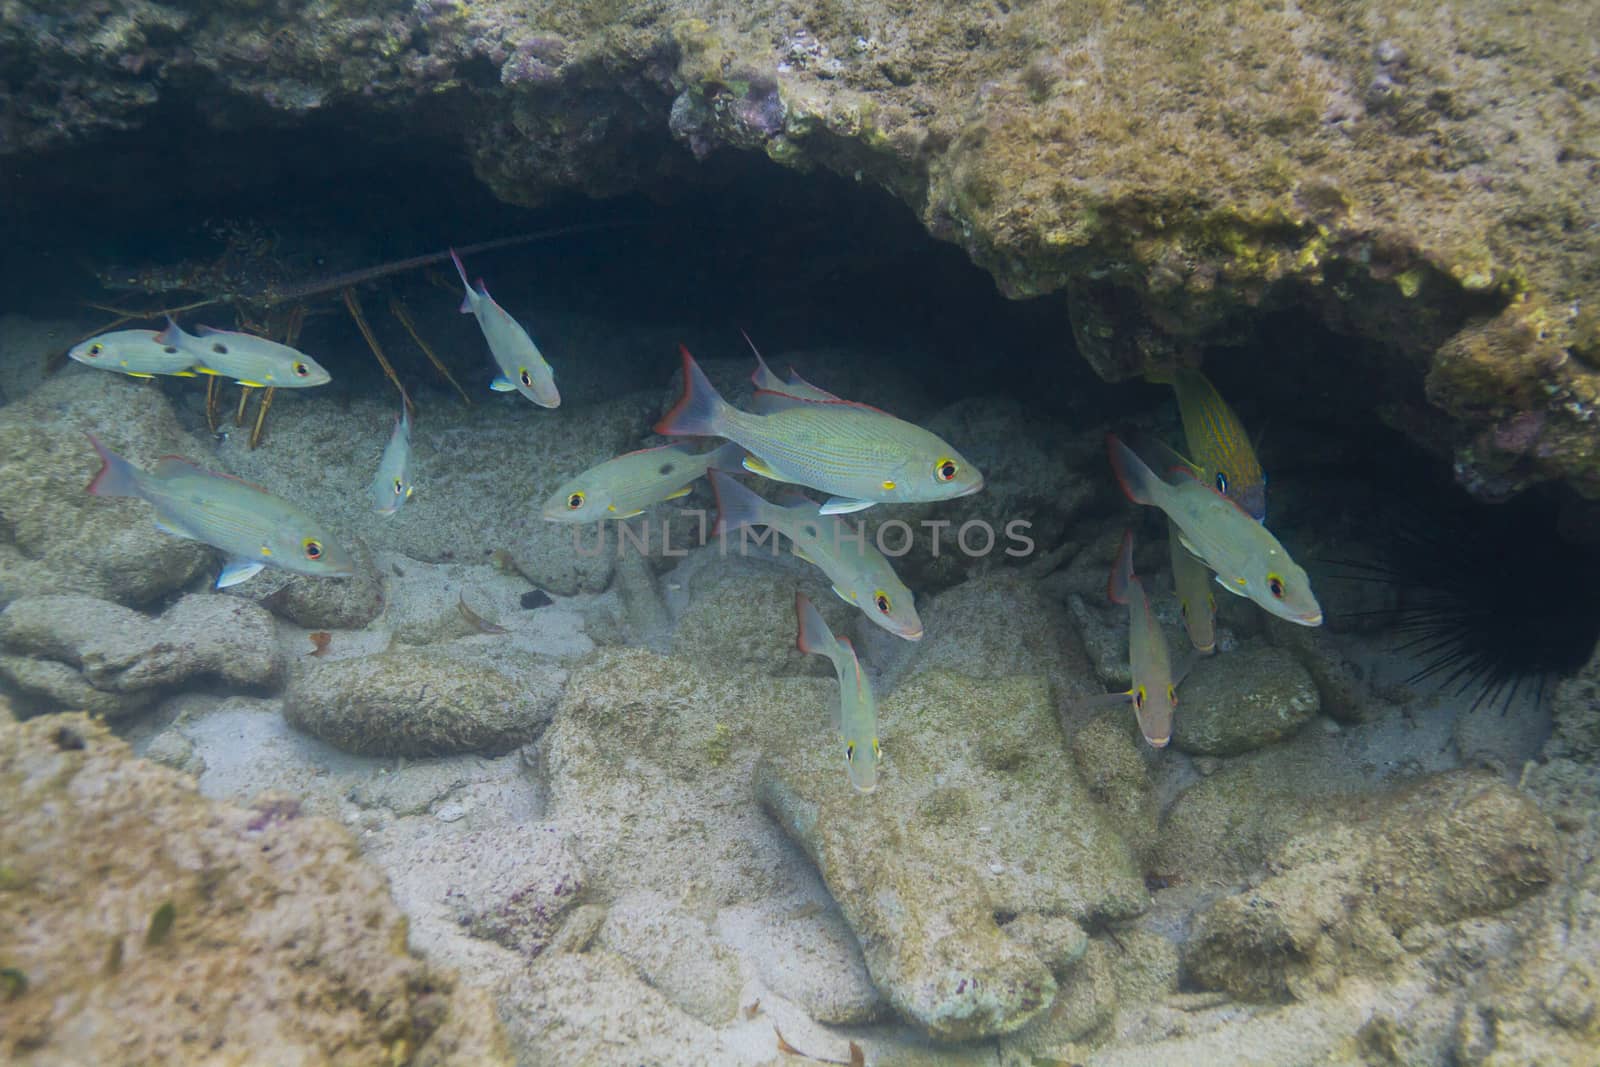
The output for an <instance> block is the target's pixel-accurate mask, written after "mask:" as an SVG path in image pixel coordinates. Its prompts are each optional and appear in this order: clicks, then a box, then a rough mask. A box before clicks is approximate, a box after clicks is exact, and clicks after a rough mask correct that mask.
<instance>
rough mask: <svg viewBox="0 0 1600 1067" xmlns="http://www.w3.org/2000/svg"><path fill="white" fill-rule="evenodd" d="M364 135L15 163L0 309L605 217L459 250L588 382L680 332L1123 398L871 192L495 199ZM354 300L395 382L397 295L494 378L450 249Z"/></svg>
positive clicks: (449, 159)
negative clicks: (241, 257) (116, 284)
mask: <svg viewBox="0 0 1600 1067" xmlns="http://www.w3.org/2000/svg"><path fill="white" fill-rule="evenodd" d="M185 119H186V117H185V116H182V115H176V114H175V115H173V116H171V117H170V118H169V120H167V121H164V122H162V123H156V124H153V125H152V127H151V129H152V130H155V129H161V130H168V131H182V130H186V129H192V128H194V127H195V126H196V125H197V123H196V122H195V121H194V120H193V117H192V116H189V117H187V121H185ZM364 132H365V131H362V130H360V129H358V128H356V127H354V126H353V125H352V124H351V123H350V122H348V121H339V120H336V119H333V118H329V119H324V120H319V121H317V122H315V123H312V124H311V125H310V126H309V128H303V129H296V130H287V129H250V130H237V131H225V132H208V133H206V134H205V135H204V137H203V140H201V141H200V142H196V141H194V140H191V139H190V138H189V137H188V136H187V135H186V134H183V133H177V132H174V133H173V134H172V135H171V136H169V137H157V136H152V134H151V133H149V132H146V133H144V134H140V135H137V136H135V135H119V136H116V137H113V138H109V139H107V140H105V141H102V142H100V143H98V144H95V145H93V146H85V147H80V148H77V149H74V150H72V151H69V152H66V153H62V154H59V155H58V156H56V157H54V158H52V159H50V160H47V161H41V162H36V163H33V164H30V165H27V166H23V167H21V168H18V167H13V168H11V169H10V170H9V171H8V172H7V173H6V175H5V177H4V185H5V189H4V191H5V193H6V195H7V197H8V199H9V201H10V202H11V203H12V204H14V205H15V206H16V210H14V211H13V212H11V213H9V214H8V215H7V216H6V218H5V220H4V222H3V223H0V226H3V229H4V231H5V233H4V238H5V239H4V240H3V241H0V281H3V282H4V292H5V293H6V294H8V296H6V297H0V312H5V311H16V312H20V313H25V314H29V315H36V316H45V315H60V316H63V317H72V318H83V317H85V316H86V315H87V316H90V317H92V316H93V315H94V314H95V312H92V311H86V309H85V307H84V305H85V304H87V303H91V302H92V303H100V304H105V305H111V306H116V307H120V308H140V309H154V308H160V307H163V306H172V305H174V304H181V303H186V302H189V301H191V300H194V299H198V298H200V297H203V296H206V295H210V294H209V293H208V292H207V291H205V290H203V289H202V290H201V291H198V292H176V291H174V292H171V293H166V294H156V293H139V292H126V291H117V290H116V289H108V288H104V287H102V285H101V284H100V282H99V281H97V278H96V275H97V273H99V274H103V273H105V272H107V271H108V270H110V269H111V268H113V267H115V268H118V271H117V273H129V272H130V271H131V270H133V269H136V268H138V267H149V266H151V265H153V264H157V265H160V264H179V263H184V262H208V261H214V260H215V259H217V258H218V257H219V256H220V255H221V253H222V251H223V249H224V248H225V247H226V245H225V238H224V236H223V234H224V231H227V232H232V233H234V234H236V235H241V236H240V239H241V240H243V241H246V242H251V241H259V242H260V243H261V244H262V245H263V246H270V248H271V251H270V252H269V253H268V255H269V256H271V257H276V258H278V259H281V260H283V261H285V262H286V263H288V264H290V265H289V266H287V267H286V268H285V270H286V271H288V273H290V274H291V275H292V277H293V278H294V280H297V281H309V280H315V279H318V278H321V277H327V276H332V275H335V274H338V273H340V272H342V271H345V270H353V269H358V268H364V267H370V266H374V265H377V264H381V263H384V262H387V261H390V260H394V259H399V258H404V257H409V256H415V255H418V254H421V253H427V252H436V251H442V250H444V249H445V248H446V247H448V246H450V245H467V244H471V243H475V242H480V241H487V240H493V239H496V238H499V237H503V236H506V235H509V234H517V233H523V232H531V231H541V230H546V229H553V228H561V227H569V226H580V227H581V226H584V225H588V224H597V225H599V226H600V227H601V228H598V229H593V230H588V231H585V232H579V233H573V234H568V235H565V236H560V237H556V238H552V239H549V240H543V241H537V242H534V243H530V244H527V245H523V246H520V247H515V248H509V249H502V250H499V251H496V252H492V253H485V254H483V255H481V256H476V257H469V262H468V264H467V267H468V270H469V271H470V272H471V273H472V275H473V277H474V278H476V277H477V276H478V275H482V276H484V277H485V279H486V281H487V284H488V285H489V288H490V291H491V293H493V294H494V295H495V296H496V298H497V299H499V300H500V301H501V302H502V303H504V304H506V305H507V306H509V307H511V308H512V309H513V310H514V311H516V312H517V313H518V314H525V315H526V316H527V320H528V321H527V325H528V326H529V328H530V329H531V331H532V332H533V333H534V335H535V337H536V338H537V339H539V340H540V343H541V346H543V347H545V348H546V350H547V354H548V355H549V356H550V358H551V359H552V361H553V362H554V361H557V360H560V361H562V362H566V363H568V364H569V365H570V364H572V363H574V362H576V363H578V364H585V363H589V364H591V366H589V367H588V368H586V369H587V370H588V371H590V372H594V371H595V370H596V368H595V367H593V366H592V364H593V363H594V362H595V361H600V362H603V363H604V364H605V368H604V370H605V373H604V374H603V375H599V376H598V377H601V378H603V379H604V381H605V382H606V383H607V384H608V386H609V387H610V388H611V389H612V390H614V391H615V390H619V389H622V388H651V387H655V386H658V385H660V384H662V383H664V382H665V380H666V379H667V378H668V377H669V376H670V375H671V374H672V372H673V371H674V370H675V369H676V366H677V359H676V346H677V344H678V343H679V342H682V343H684V344H686V345H687V346H688V347H689V348H690V349H691V350H692V351H694V352H695V353H696V355H697V356H703V357H709V358H735V357H744V356H746V355H747V350H746V349H745V347H744V342H743V340H742V339H741V338H740V336H739V329H741V328H742V329H744V330H746V331H748V332H749V334H750V336H751V338H752V339H753V340H754V341H755V342H756V343H757V344H759V345H760V346H761V347H762V348H763V350H766V351H777V352H783V351H789V350H797V349H807V348H820V347H829V346H837V347H853V348H858V349H864V350H868V351H881V352H882V353H883V357H884V358H887V359H892V360H901V361H905V362H906V363H907V364H908V365H910V367H911V369H913V370H914V371H915V372H916V373H918V374H920V375H923V376H924V378H925V381H926V383H927V385H928V387H929V391H930V393H931V394H933V395H934V396H936V397H940V398H943V399H945V400H954V399H957V398H959V397H961V396H964V395H971V394H973V393H976V392H996V391H1002V392H1006V393H1011V394H1014V395H1016V396H1017V397H1019V398H1022V399H1023V400H1025V401H1026V402H1027V403H1028V404H1029V405H1031V406H1034V407H1036V408H1039V409H1041V410H1043V411H1045V412H1055V413H1060V414H1063V415H1071V414H1076V415H1086V414H1089V413H1109V412H1113V411H1118V410H1123V409H1124V408H1125V406H1126V403H1127V397H1128V393H1127V392H1126V391H1123V390H1118V389H1116V388H1115V387H1113V386H1110V385H1107V384H1105V383H1103V382H1101V381H1099V379H1098V378H1097V377H1096V376H1095V375H1094V373H1093V372H1092V371H1091V370H1090V369H1089V367H1088V366H1087V364H1085V363H1084V361H1083V360H1082V359H1081V358H1079V356H1078V355H1077V353H1076V351H1075V349H1074V347H1073V342H1072V334H1071V330H1070V329H1069V328H1068V326H1067V322H1068V319H1067V314H1066V308H1065V300H1064V298H1062V297H1060V296H1052V297H1044V298H1040V299H1036V300H1031V301H1026V302H1016V301H1010V300H1006V299H1005V298H1003V297H1002V296H1001V295H1000V294H999V292H998V291H997V290H996V288H995V286H994V284H993V282H992V281H991V279H990V278H989V277H988V276H987V275H986V274H985V273H984V272H983V271H981V270H980V269H978V268H977V267H975V266H973V265H972V264H971V263H970V262H969V261H968V260H967V259H966V257H965V256H964V254H963V253H962V252H961V251H960V250H959V249H958V248H955V247H953V246H951V245H947V244H943V243H940V242H937V241H935V240H933V239H932V238H930V237H929V236H928V235H927V234H926V232H925V231H924V229H923V228H922V226H921V224H920V223H919V221H918V220H917V219H916V218H915V216H914V215H913V213H912V212H911V211H910V210H908V209H907V208H906V206H905V205H904V204H902V203H899V202H898V201H896V200H894V199H893V198H892V197H890V196H889V195H888V194H887V193H885V192H882V191H881V190H878V189H876V188H873V187H869V186H866V185H863V184H861V183H858V182H852V181H849V180H847V179H843V178H840V177H837V176H835V175H832V174H829V173H825V172H816V173H809V174H801V173H796V172H794V171H791V170H787V169H784V168H779V167H776V166H774V165H772V164H771V163H769V162H768V161H766V160H764V159H761V158H759V157H755V156H751V155H748V154H743V153H737V152H733V151H731V150H723V151H721V152H718V153H715V154H714V155H713V157H712V158H711V159H709V160H707V161H706V163H705V164H704V165H703V166H702V168H701V172H702V176H703V178H704V181H701V182H698V183H687V182H669V183H664V184H662V185H659V186H657V187H655V188H652V189H651V190H649V191H648V193H647V194H646V193H639V194H633V195H628V196H622V197H616V198H611V199H605V200H595V199H589V198H585V197H581V196H577V195H567V196H561V197H557V198H553V199H551V200H549V201H548V202H546V203H544V204H542V205H541V206H539V207H536V208H526V207H520V206H517V205H512V204H507V203H504V202H502V201H500V200H498V199H496V198H495V196H494V195H493V194H492V193H491V192H490V191H489V190H488V189H487V188H486V187H485V186H484V184H483V183H482V182H481V181H480V180H479V179H478V178H477V177H476V176H475V175H474V173H473V171H472V168H471V166H470V164H469V162H468V160H467V159H466V157H465V155H464V153H462V151H461V150H460V149H459V148H458V147H456V146H453V145H452V144H450V143H448V142H446V141H444V140H440V139H432V138H423V139H421V140H407V139H404V138H400V137H397V136H393V134H394V131H386V130H379V131H378V132H377V133H376V134H374V135H364ZM123 268H126V269H123ZM430 275H431V277H430ZM361 293H362V300H363V303H364V304H365V305H366V314H367V318H368V319H369V321H370V322H372V324H373V326H374V329H375V330H376V332H377V333H378V336H379V339H380V341H381V342H382V343H383V345H384V347H385V350H386V352H387V353H388V355H389V357H390V358H391V360H392V361H393V362H394V363H395V365H396V367H397V369H398V370H399V371H400V374H401V376H402V379H404V380H405V381H407V383H408V386H409V385H411V384H413V383H415V384H417V385H419V386H420V387H422V388H430V387H432V386H433V385H434V384H435V383H436V381H437V380H436V379H435V378H434V376H433V372H432V370H431V369H430V368H429V367H428V365H427V363H426V362H425V361H424V359H423V357H422V355H421V353H420V352H418V351H416V350H415V347H414V346H413V345H412V344H411V342H410V341H409V339H408V338H407V336H406V334H405V333H404V332H403V331H402V330H401V329H400V328H399V327H398V326H397V325H396V324H395V323H394V322H393V320H392V319H391V318H390V317H389V315H388V314H387V312H385V311H384V310H383V308H384V305H385V304H386V302H387V298H388V296H389V295H391V294H392V295H398V296H400V297H401V298H403V299H404V300H405V301H406V303H407V305H408V307H410V308H412V310H413V312H414V313H415V314H416V315H417V318H418V320H419V322H420V323H421V324H422V325H423V326H424V327H425V329H424V332H425V333H426V334H428V335H429V336H430V339H431V340H432V342H433V343H434V345H435V346H436V347H437V348H439V350H440V352H441V355H442V356H443V358H444V359H445V362H446V363H448V364H450V365H451V366H452V369H453V370H454V371H455V372H456V373H457V375H458V377H461V378H463V382H464V384H465V378H466V377H467V376H469V375H478V374H479V372H480V371H484V370H486V369H487V365H486V364H484V365H481V366H480V365H479V363H478V362H477V360H478V357H479V356H481V353H479V352H477V351H476V349H474V348H472V347H471V346H472V343H473V342H474V340H475V339H474V338H473V337H472V336H471V335H470V333H464V332H462V331H461V330H459V329H456V328H454V326H455V324H453V323H452V322H451V320H450V318H449V316H451V315H453V314H454V313H455V309H456V303H457V302H458V301H459V285H458V283H457V282H456V279H455V275H454V271H453V270H452V269H451V267H450V264H449V263H448V261H446V262H444V263H443V264H441V265H435V266H434V267H432V268H431V269H428V270H413V271H408V272H405V273H402V274H397V275H394V276H393V277H391V278H389V279H386V280H385V281H384V282H383V283H381V284H378V285H368V286H363V287H362V289H361ZM308 305H309V310H311V311H313V312H319V313H318V314H313V315H312V317H311V318H310V320H309V321H308V324H307V326H306V333H305V334H304V335H303V336H304V341H305V343H304V344H303V345H302V347H305V348H306V349H307V350H308V351H312V352H313V353H314V354H315V353H317V352H318V351H321V350H320V349H317V348H313V346H314V345H322V346H325V347H326V350H327V351H329V352H331V353H333V358H332V359H331V360H329V359H325V358H323V357H322V356H321V355H319V356H318V358H319V359H322V361H323V362H324V363H327V364H328V365H329V366H330V369H332V370H333V373H334V376H335V386H336V387H340V388H350V389H358V390H365V389H376V388H383V387H384V385H383V380H382V377H381V375H380V373H379V369H378V367H377V366H376V364H375V362H374V361H373V360H372V358H371V356H370V355H368V354H367V353H366V350H365V346H364V345H363V344H362V342H361V340H360V336H359V334H358V333H357V332H356V330H355V328H354V326H353V324H352V323H350V321H349V320H348V318H347V316H346V315H345V312H344V310H343V308H342V306H341V305H340V302H339V294H338V293H337V292H330V293H327V294H323V295H320V296H318V297H317V298H315V299H314V300H313V301H309V302H308ZM324 311H326V312H329V313H328V314H320V312H324ZM208 316H210V318H208ZM230 318H231V313H229V312H228V311H227V310H226V309H222V308H206V309H200V310H197V311H195V312H192V313H190V314H189V315H188V316H185V317H182V321H183V322H184V323H185V324H188V323H190V322H206V323H208V324H209V323H212V322H215V324H217V325H219V326H224V327H231V326H232V325H233V323H232V322H230V321H227V320H228V319H230ZM576 320H586V321H585V325H584V328H583V329H582V330H580V331H577V333H576V334H574V335H573V336H571V337H566V336H563V332H564V327H563V325H562V323H571V322H573V321H576ZM133 325H138V324H133ZM149 325H153V326H158V325H159V322H158V321H153V322H151V323H149ZM608 334H610V336H608ZM546 337H549V338H550V339H549V340H548V341H547V340H546V339H545V338H546ZM569 342H570V343H569ZM564 349H565V350H564ZM574 349H576V350H574ZM478 384H480V385H481V383H478Z"/></svg>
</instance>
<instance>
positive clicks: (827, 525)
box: [709, 470, 922, 641]
mask: <svg viewBox="0 0 1600 1067" xmlns="http://www.w3.org/2000/svg"><path fill="white" fill-rule="evenodd" d="M709 477H710V480H711V490H712V492H714V493H716V495H717V524H716V526H715V527H714V528H713V530H712V533H714V534H715V535H716V536H717V537H719V538H720V537H724V536H726V535H727V534H729V533H731V532H732V531H734V530H738V529H742V528H744V527H747V526H765V527H767V528H768V529H772V530H776V531H778V532H779V533H781V534H783V535H784V536H785V537H787V538H788V539H789V541H790V542H791V543H792V544H793V546H794V554H795V555H796V556H798V557H800V558H801V559H803V560H805V561H806V562H807V563H809V564H811V565H812V566H813V567H816V568H818V569H819V570H821V571H822V573H823V574H825V575H827V576H828V581H830V582H832V583H833V591H834V594H835V595H836V596H838V598H839V599H840V600H843V601H844V602H845V603H846V604H853V605H854V606H855V607H857V608H859V609H861V613H862V614H863V615H865V616H866V617H867V618H869V619H871V620H872V621H873V622H874V623H876V624H878V625H879V626H881V627H883V628H884V629H885V630H888V631H889V632H890V633H892V634H894V635H895V636H896V637H902V638H904V639H905V640H907V641H920V640H922V619H921V617H919V616H918V615H917V608H916V604H915V603H914V598H913V597H912V595H911V590H910V589H908V588H906V584H905V583H904V582H902V581H901V580H900V576H899V575H898V574H896V573H895V571H894V567H893V565H891V564H890V563H889V560H888V559H887V558H886V557H885V556H884V554H883V553H882V552H880V551H878V547H877V546H876V545H874V544H872V543H871V539H870V538H868V537H867V535H866V534H865V533H864V532H863V531H861V530H859V529H858V530H852V529H850V528H849V527H848V522H849V520H847V519H842V518H840V517H839V516H837V515H824V514H822V513H821V510H820V509H819V508H818V507H817V503H816V501H814V500H811V499H810V498H808V497H807V496H806V495H805V494H804V493H798V492H796V493H795V495H794V497H793V498H792V499H790V500H786V501H784V502H783V503H774V502H772V501H769V500H765V499H763V498H762V497H760V496H758V495H757V494H755V493H753V492H751V491H750V490H749V489H746V488H745V487H744V486H742V485H740V484H739V483H738V482H736V481H734V480H733V479H732V478H730V477H729V476H728V475H726V474H724V473H722V472H721V471H720V470H713V471H711V472H710V474H709Z"/></svg>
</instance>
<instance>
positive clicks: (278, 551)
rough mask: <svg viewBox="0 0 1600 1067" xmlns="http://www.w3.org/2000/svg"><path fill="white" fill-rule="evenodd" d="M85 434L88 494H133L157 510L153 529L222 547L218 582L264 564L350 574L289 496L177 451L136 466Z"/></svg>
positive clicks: (342, 557) (346, 562) (232, 581)
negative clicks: (92, 461)
mask: <svg viewBox="0 0 1600 1067" xmlns="http://www.w3.org/2000/svg"><path fill="white" fill-rule="evenodd" d="M87 436H88V437H89V443H90V444H92V445H94V449H95V451H96V452H98V453H99V454H100V462H101V464H102V466H101V468H100V473H98V474H96V475H95V476H94V480H93V481H91V482H90V483H89V485H88V491H89V493H90V494H91V495H93V496H131V497H137V498H139V499H140V500H143V501H145V502H146V503H147V504H149V505H150V506H151V507H153V508H154V509H155V513H156V527H157V529H160V530H163V531H165V532H166V533H169V534H172V535H173V536H175V537H187V538H189V539H190V540H193V541H203V542H205V543H206V544H208V545H210V546H211V547H213V548H217V549H221V550H222V552H223V554H224V555H226V556H227V563H226V564H225V565H224V566H223V568H222V574H221V575H219V576H218V578H217V587H218V588H219V589H220V588H223V587H225V586H230V585H237V584H238V583H240V582H242V581H245V580H246V579H248V578H251V577H254V576H255V575H256V574H257V573H258V572H260V570H261V569H262V568H263V567H280V568H282V569H283V570H286V571H293V572H294V573H296V574H310V575H315V576H316V577H319V578H347V577H349V576H350V575H352V574H354V573H355V563H354V561H353V560H352V559H351V557H350V555H349V553H347V552H346V551H344V549H342V548H340V547H339V545H338V544H337V543H336V542H335V541H334V540H333V538H332V537H330V536H329V534H328V531H327V530H326V529H324V528H323V526H322V524H321V523H319V522H317V521H316V520H315V519H313V518H312V517H311V516H310V515H307V514H306V513H305V512H304V511H302V510H301V509H300V508H298V507H296V506H295V505H294V504H291V503H289V502H288V501H287V500H284V499H282V498H280V497H276V496H273V495H272V494H271V493H269V492H267V491H266V490H265V489H260V488H258V487H256V486H253V485H251V484H250V483H249V482H246V481H243V480H241V479H239V478H235V477H233V476H232V475H230V474H219V473H218V472H216V471H208V470H206V469H205V468H203V467H200V466H198V465H197V464H194V463H191V462H190V461H189V460H186V459H184V458H182V457H181V456H162V457H161V459H159V460H158V461H157V462H156V465H155V467H153V468H152V469H150V470H142V469H141V468H139V467H135V466H134V465H133V464H132V463H129V462H128V461H127V460H126V459H124V458H123V457H122V456H119V455H117V454H116V453H115V452H113V451H111V450H110V449H108V448H106V447H105V446H104V445H102V444H101V443H100V442H99V441H98V440H96V439H95V438H94V436H93V435H87Z"/></svg>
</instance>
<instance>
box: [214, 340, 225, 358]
mask: <svg viewBox="0 0 1600 1067" xmlns="http://www.w3.org/2000/svg"><path fill="white" fill-rule="evenodd" d="M211 351H213V352H215V353H216V354H217V355H219V356H225V355H227V354H228V346H227V345H225V344H223V343H222V342H221V341H218V342H216V343H214V344H213V345H212V346H211Z"/></svg>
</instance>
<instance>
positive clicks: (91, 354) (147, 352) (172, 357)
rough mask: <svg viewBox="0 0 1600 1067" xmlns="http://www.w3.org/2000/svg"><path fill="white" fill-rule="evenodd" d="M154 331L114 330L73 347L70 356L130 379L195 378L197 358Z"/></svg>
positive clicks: (69, 351)
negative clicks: (167, 375) (160, 376)
mask: <svg viewBox="0 0 1600 1067" xmlns="http://www.w3.org/2000/svg"><path fill="white" fill-rule="evenodd" d="M158 336H159V335H158V334H157V333H156V331H154V330H114V331H112V332H111V333H102V334H99V335H98V336H95V337H91V338H89V339H88V340H87V341H84V342H82V343H80V344H76V345H73V346H72V347H71V348H69V349H68V350H67V355H68V356H70V357H71V358H72V359H75V360H77V361H78V362H79V363H82V364H84V365H85V366H89V367H99V368H100V369H102V370H114V371H117V372H119V373H121V374H126V375H127V376H128V377H130V378H154V377H155V376H156V375H158V374H170V375H173V376H175V377H178V378H193V377H194V376H195V372H194V370H193V369H192V368H193V367H194V364H195V357H194V355H193V354H192V353H189V352H185V351H184V350H183V349H181V348H179V347H178V346H177V345H170V344H163V343H162V342H161V341H160V340H158Z"/></svg>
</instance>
